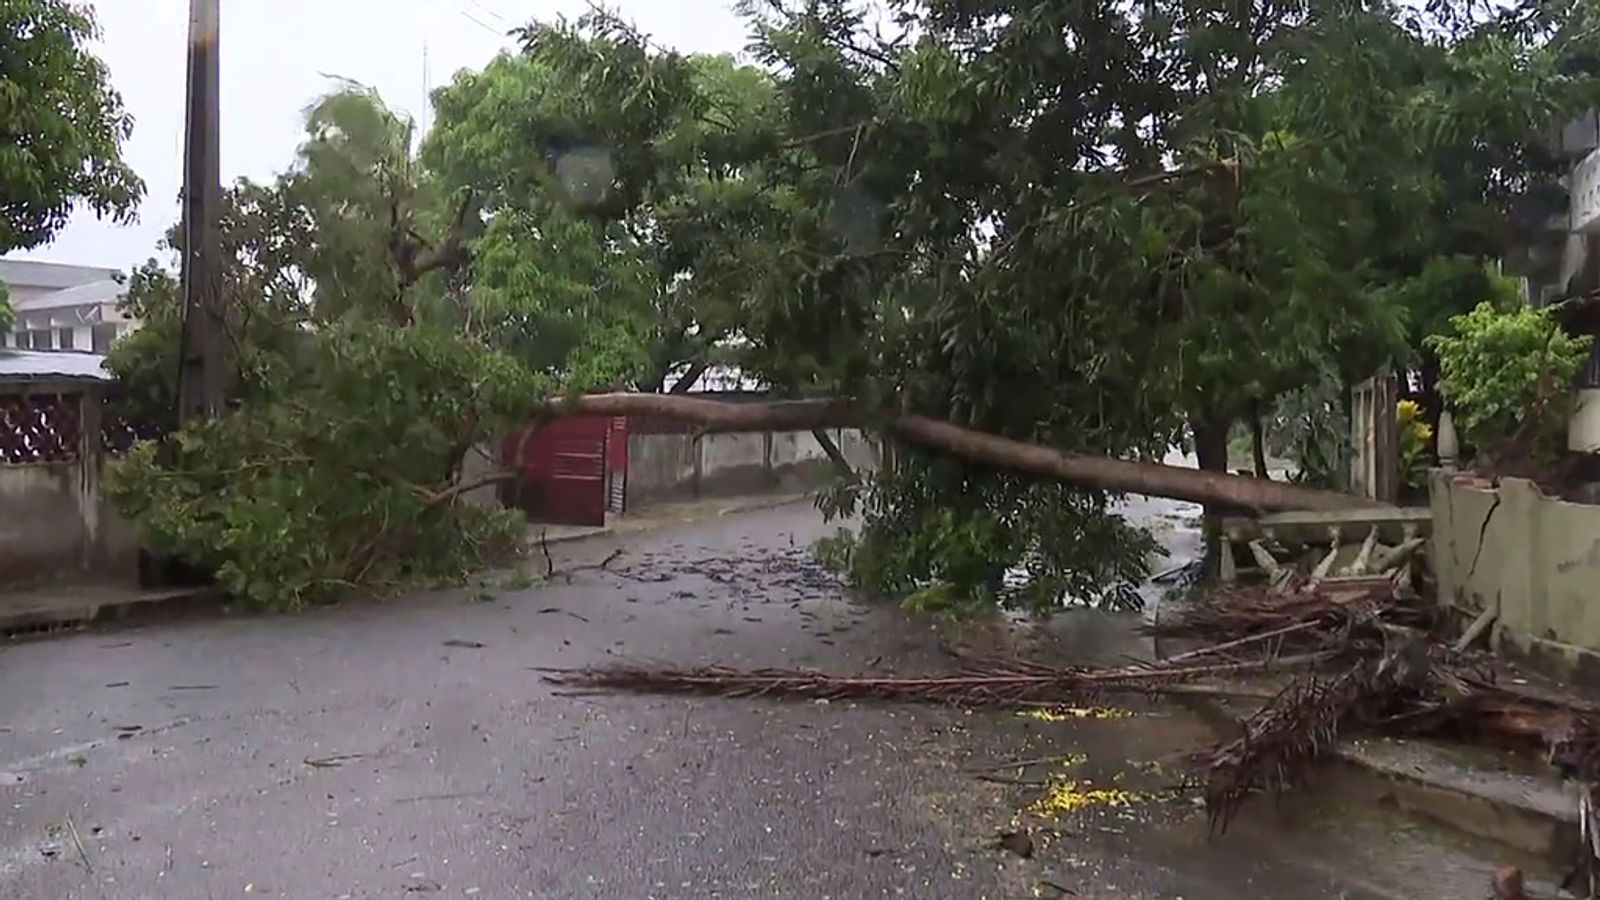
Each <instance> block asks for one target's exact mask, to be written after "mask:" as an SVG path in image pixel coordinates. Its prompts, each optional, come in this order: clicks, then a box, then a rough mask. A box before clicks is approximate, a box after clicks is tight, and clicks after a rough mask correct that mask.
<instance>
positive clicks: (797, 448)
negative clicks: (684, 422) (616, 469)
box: [628, 420, 881, 509]
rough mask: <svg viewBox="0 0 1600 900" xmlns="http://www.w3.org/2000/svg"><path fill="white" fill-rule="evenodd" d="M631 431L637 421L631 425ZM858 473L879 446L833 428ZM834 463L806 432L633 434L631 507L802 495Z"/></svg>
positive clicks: (874, 460) (875, 459)
mask: <svg viewBox="0 0 1600 900" xmlns="http://www.w3.org/2000/svg"><path fill="white" fill-rule="evenodd" d="M629 424H630V426H633V425H634V424H635V423H634V422H633V420H630V422H629ZM825 433H826V434H827V435H828V436H829V437H830V438H832V440H833V442H834V444H835V445H836V446H837V447H838V448H839V451H840V453H841V454H842V455H843V456H844V458H845V460H846V461H847V462H849V463H850V465H851V466H852V467H853V468H855V469H858V470H872V469H875V468H877V467H878V465H879V463H880V461H881V450H880V448H879V445H878V443H877V442H876V441H875V440H873V439H871V438H869V437H867V436H866V435H865V434H863V433H862V432H860V431H856V430H854V429H830V430H828V431H827V432H825ZM832 471H833V464H832V462H831V461H830V459H829V458H828V454H827V451H826V450H824V449H823V447H822V443H821V442H820V441H818V440H817V438H816V436H815V435H813V434H812V433H811V432H809V431H796V432H785V431H780V432H765V433H756V434H708V435H703V436H701V437H700V438H699V439H696V438H695V437H694V436H693V435H691V434H674V433H662V432H656V433H647V434H640V433H638V432H637V431H634V432H633V433H632V434H630V435H629V437H628V507H629V508H630V509H632V508H635V507H637V506H640V505H642V504H646V503H651V502H654V501H660V500H674V499H682V498H685V497H709V496H718V495H728V494H739V493H753V492H760V491H782V490H803V489H806V488H810V487H815V486H817V485H819V484H822V483H824V482H825V481H826V480H827V479H828V478H829V477H831V474H832Z"/></svg>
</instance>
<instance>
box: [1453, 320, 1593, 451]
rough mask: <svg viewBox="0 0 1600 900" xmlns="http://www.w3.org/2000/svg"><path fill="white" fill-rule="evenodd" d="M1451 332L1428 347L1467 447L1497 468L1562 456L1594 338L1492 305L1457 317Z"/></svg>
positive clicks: (1557, 324)
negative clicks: (1577, 381) (1577, 382)
mask: <svg viewBox="0 0 1600 900" xmlns="http://www.w3.org/2000/svg"><path fill="white" fill-rule="evenodd" d="M1450 328H1451V333H1449V334H1440V335H1433V336H1431V337H1429V338H1428V339H1427V344H1428V346H1429V347H1430V348H1431V349H1432V350H1433V351H1434V352H1435V353H1437V354H1438V355H1439V368H1440V379H1439V392H1440V393H1441V394H1442V395H1443V396H1444V398H1445V400H1446V401H1448V402H1449V403H1450V405H1451V406H1452V408H1453V409H1454V410H1455V412H1456V415H1457V419H1458V421H1459V422H1460V423H1461V429H1462V434H1463V436H1464V437H1465V438H1466V439H1467V441H1468V442H1470V443H1471V444H1472V445H1473V446H1474V447H1476V448H1477V449H1478V451H1479V452H1480V453H1485V452H1486V453H1488V454H1489V455H1490V457H1491V458H1492V460H1493V461H1494V462H1495V463H1496V464H1500V465H1504V464H1508V463H1510V464H1516V463H1523V462H1533V463H1544V462H1548V461H1549V460H1551V459H1552V458H1554V457H1555V456H1556V455H1558V454H1559V453H1560V450H1561V447H1562V446H1563V445H1564V443H1565V441H1564V440H1563V437H1564V435H1565V433H1566V424H1567V416H1568V414H1569V412H1570V411H1571V404H1572V395H1573V378H1574V376H1575V375H1576V374H1577V372H1578V368H1579V366H1581V365H1583V363H1584V360H1585V359H1586V358H1587V355H1588V352H1589V344H1590V339H1589V338H1587V337H1572V336H1570V335H1568V334H1567V333H1566V332H1564V331H1562V330H1561V326H1560V324H1559V323H1557V322H1556V321H1555V319H1554V318H1553V317H1552V316H1551V315H1550V314H1549V313H1548V312H1547V311H1544V310H1537V309H1532V308H1530V307H1526V306H1523V307H1519V308H1517V309H1514V310H1498V309H1496V308H1495V307H1494V305H1492V304H1490V303H1480V304H1478V306H1477V307H1476V308H1474V309H1473V310H1472V311H1471V312H1467V313H1464V314H1462V315H1459V316H1453V317H1452V318H1451V319H1450Z"/></svg>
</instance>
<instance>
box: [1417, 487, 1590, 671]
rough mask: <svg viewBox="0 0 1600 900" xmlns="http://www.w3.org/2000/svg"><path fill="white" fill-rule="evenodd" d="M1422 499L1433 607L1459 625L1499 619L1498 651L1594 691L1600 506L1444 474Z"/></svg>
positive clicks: (1496, 627)
mask: <svg viewBox="0 0 1600 900" xmlns="http://www.w3.org/2000/svg"><path fill="white" fill-rule="evenodd" d="M1430 495H1431V504H1432V508H1433V554H1434V557H1433V564H1434V571H1435V572H1436V573H1437V577H1438V582H1439V599H1440V602H1441V603H1444V604H1446V605H1447V606H1449V607H1451V608H1452V609H1454V610H1456V611H1457V612H1459V613H1460V614H1461V615H1462V617H1463V618H1465V619H1471V618H1475V617H1476V616H1477V615H1478V614H1479V613H1481V612H1482V611H1484V610H1486V609H1497V610H1498V618H1497V619H1496V621H1495V624H1494V629H1493V632H1492V634H1493V639H1494V643H1495V646H1496V647H1498V648H1502V649H1506V650H1511V651H1513V652H1519V653H1522V654H1526V655H1529V656H1532V657H1535V658H1536V659H1538V660H1540V661H1543V662H1547V663H1549V664H1551V665H1553V666H1555V667H1556V668H1558V669H1560V670H1563V671H1565V672H1567V673H1570V674H1573V675H1577V676H1579V677H1581V678H1582V680H1584V681H1591V680H1593V681H1597V682H1600V506H1590V505H1586V504H1578V503H1568V502H1565V501H1562V500H1557V499H1554V498H1550V497H1546V496H1545V495H1544V494H1543V493H1542V492H1541V491H1540V490H1539V489H1538V487H1537V486H1535V485H1534V484H1533V483H1532V482H1530V481H1526V480H1524V479H1520V478H1506V479H1502V480H1501V484H1500V486H1499V487H1498V488H1496V487H1494V486H1492V485H1490V484H1489V483H1488V482H1486V481H1484V480H1483V479H1479V478H1475V477H1473V476H1470V475H1460V474H1456V473H1445V472H1435V473H1433V476H1432V479H1431V484H1430Z"/></svg>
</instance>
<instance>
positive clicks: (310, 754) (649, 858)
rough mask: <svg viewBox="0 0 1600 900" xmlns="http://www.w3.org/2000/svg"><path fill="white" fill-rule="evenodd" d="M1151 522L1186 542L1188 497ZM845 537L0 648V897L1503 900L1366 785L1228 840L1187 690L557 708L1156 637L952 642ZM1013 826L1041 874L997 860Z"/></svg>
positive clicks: (748, 538)
mask: <svg viewBox="0 0 1600 900" xmlns="http://www.w3.org/2000/svg"><path fill="white" fill-rule="evenodd" d="M1136 512H1137V514H1138V515H1140V516H1141V517H1142V518H1145V519H1146V520H1148V521H1156V522H1157V523H1158V534H1159V535H1160V536H1162V537H1163V539H1164V540H1167V541H1168V542H1169V543H1171V544H1172V545H1173V546H1175V547H1178V548H1179V549H1182V548H1183V547H1185V546H1188V542H1191V541H1192V539H1193V534H1192V529H1190V528H1188V527H1187V526H1186V525H1185V522H1186V520H1187V518H1188V516H1190V515H1192V513H1191V512H1189V511H1187V510H1184V509H1179V508H1175V507H1170V506H1169V507H1158V506H1154V505H1149V506H1142V507H1140V508H1138V509H1137V510H1136ZM824 533H825V526H824V525H823V524H822V523H821V522H820V520H819V519H818V517H817V516H816V514H815V512H814V511H812V510H811V509H810V507H809V506H807V505H804V504H800V505H794V506H789V507H784V508H780V509H774V510H767V511H761V512H752V513H745V514H739V515H735V516H728V517H724V518H721V519H716V520H712V521H709V522H702V523H697V524H692V525H683V526H679V527H676V528H674V529H671V530H666V531H661V532H656V533H652V534H641V535H631V536H628V537H626V538H624V539H622V542H621V543H619V541H618V539H613V538H607V537H600V538H596V539H593V540H590V541H583V542H579V543H575V544H571V545H566V546H564V547H562V548H560V552H557V553H556V558H555V564H556V566H557V567H558V569H559V570H565V571H570V572H572V574H571V575H570V576H569V577H563V576H560V575H558V576H557V577H556V578H555V579H554V581H553V582H551V583H545V584H538V585H534V586H531V587H528V586H524V585H523V584H521V583H520V582H519V580H518V579H515V578H503V579H500V580H497V581H494V582H491V583H489V584H487V585H483V586H478V585H475V586H470V587H466V588H461V589H453V590H444V591H438V592H432V593H427V594H419V595H416V596H411V597H407V598H404V599H402V600H397V601H390V602H385V603H353V604H349V605H346V606H344V607H340V608H335V609H328V610H321V611H316V612H312V613H308V614H304V615H298V616H277V617H273V616H209V617H205V616H202V617H196V618H190V619H187V620H184V621H174V622H170V623H166V624H160V625H151V626H147V627H142V628H137V629H127V630H121V631H115V630H101V631H93V632H86V633H82V634H77V635H72V636H68V637H63V638H57V639H50V640H40V641H35V642H25V643H18V644H14V645H11V646H6V647H0V804H3V805H0V897H4V898H11V897H18V898H34V897H38V898H191V897H193V898H212V897H234V896H242V895H251V896H254V895H262V896H273V897H290V898H368V897H385V898H387V897H408V898H409V897H418V898H427V897H433V896H439V897H482V898H499V897H507V898H509V897H531V898H663V900H664V898H743V897H752V898H753V897H786V898H803V900H822V898H837V900H850V898H868V897H919V898H1023V897H1061V896H1070V897H1100V898H1131V897H1140V898H1145V897H1149V898H1180V897H1181V898H1187V900H1210V898H1217V900H1223V898H1226V900H1244V898H1340V897H1343V898H1351V900H1357V898H1388V897H1407V898H1432V897H1439V898H1445V897H1449V898H1460V897H1474V896H1478V895H1480V894H1483V893H1484V890H1483V888H1484V887H1485V886H1486V885H1487V884H1488V875H1487V873H1488V872H1489V871H1490V869H1491V868H1492V864H1493V863H1495V862H1498V860H1495V859H1492V858H1490V857H1489V856H1488V855H1487V851H1485V849H1484V848H1481V847H1476V846H1471V845H1466V844H1461V843H1458V842H1455V841H1453V840H1451V839H1448V838H1444V837H1442V836H1440V835H1438V834H1436V833H1433V832H1429V831H1425V830H1421V829H1417V828H1415V827H1411V826H1406V825H1404V824H1402V823H1400V822H1398V820H1396V819H1395V818H1394V817H1393V816H1391V815H1388V814H1387V813H1386V812H1385V811H1384V810H1382V809H1381V808H1378V807H1377V806H1376V805H1375V804H1376V801H1373V802H1368V801H1365V800H1363V801H1360V806H1359V808H1358V809H1349V808H1347V807H1348V806H1349V805H1350V799H1349V798H1351V797H1354V796H1355V794H1354V793H1351V792H1343V791H1338V790H1335V791H1331V792H1324V793H1323V794H1322V795H1320V796H1319V795H1313V796H1312V797H1311V798H1308V799H1305V800H1303V801H1296V802H1292V803H1289V804H1287V805H1285V806H1283V807H1281V808H1274V807H1273V806H1272V805H1271V804H1270V803H1267V802H1262V803H1257V804H1255V805H1254V807H1253V808H1252V811H1251V812H1250V813H1249V814H1247V815H1246V816H1245V817H1244V818H1243V819H1242V820H1241V821H1240V822H1238V823H1236V825H1235V827H1234V828H1233V829H1232V830H1231V831H1230V832H1229V833H1228V834H1227V835H1226V836H1225V837H1222V838H1220V839H1208V837H1207V835H1206V829H1205V821H1204V816H1203V814H1202V813H1201V812H1200V811H1199V810H1198V809H1197V807H1196V805H1195V802H1194V799H1193V796H1192V793H1189V792H1185V791H1183V790H1179V789H1178V786H1179V782H1180V778H1179V773H1180V771H1181V769H1182V759H1183V756H1184V754H1186V753H1188V752H1190V751H1192V750H1194V749H1196V748H1198V747H1201V746H1204V745H1205V744H1206V743H1207V742H1209V741H1210V739H1211V734H1210V732H1209V731H1208V730H1207V728H1206V726H1205V725H1203V724H1202V722H1201V720H1200V719H1199V718H1198V717H1196V716H1193V715H1190V714H1189V713H1187V712H1186V711H1184V710H1183V709H1182V708H1180V707H1176V706H1172V705H1164V706H1153V705H1150V704H1146V703H1142V702H1141V703H1136V704H1133V705H1131V706H1128V707H1125V708H1123V710H1121V711H1119V712H1115V713H1096V714H1094V715H1084V716H1083V717H1081V718H1080V717H1078V716H1077V715H1073V714H1061V715H1039V716H1024V715H1017V714H1014V713H1004V712H994V711H973V710H961V709H943V708H920V707H904V706H887V705H857V704H852V703H843V702H835V703H831V704H819V703H775V702H760V701H747V700H723V699H706V698H674V697H639V696H616V695H588V696H568V695H561V694H558V693H556V692H554V691H552V690H551V689H550V687H549V686H548V685H545V684H544V683H542V682H541V681H540V679H539V675H538V673H537V672H535V671H531V670H532V669H535V668H538V667H545V666H578V665H586V664H595V663H604V662H608V661H614V660H627V661H634V662H637V661H666V662H672V663H677V664H686V663H702V662H704V663H709V662H719V663H725V664H729V665H736V666H765V665H777V666H816V667H820V668H826V669H830V670H878V671H889V670H895V671H921V670H930V669H936V668H940V667H942V666H944V665H946V658H945V657H944V655H943V652H942V650H941V642H942V641H950V642H953V643H957V644H961V645H964V646H972V647H980V648H989V649H1013V648H1018V647H1023V648H1028V649H1031V650H1034V651H1041V652H1049V653H1050V654H1051V655H1052V656H1054V657H1056V658H1058V659H1060V660H1062V661H1088V660H1107V659H1115V658H1118V657H1120V656H1122V655H1124V654H1131V655H1141V654H1146V653H1148V651H1149V648H1148V646H1147V643H1148V642H1147V641H1145V640H1144V639H1142V638H1139V637H1138V636H1137V634H1136V632H1135V630H1134V627H1133V626H1134V625H1136V624H1137V617H1136V616H1134V617H1129V616H1110V615H1101V614H1097V613H1091V612H1074V613H1069V614H1066V615H1064V616H1061V617H1059V618H1058V619H1056V620H1055V621H1053V622H1052V623H1050V624H1048V625H1037V626H1035V625H1022V626H1015V625H1012V626H1007V625H1005V624H1003V623H993V622H990V623H979V624H977V625H973V626H969V627H966V628H963V629H960V630H959V631H954V632H952V631H950V630H948V629H945V630H943V631H941V629H939V628H936V627H935V626H934V625H933V624H931V623H930V622H928V621H927V620H920V619H916V618H912V617H909V616H907V615H905V614H903V613H901V612H900V611H898V610H896V609H893V608H889V607H885V606H882V605H874V604H862V603H857V602H853V601H852V600H850V599H849V598H847V597H846V596H845V595H844V593H843V592H842V591H841V590H840V589H839V587H838V586H837V585H836V584H835V582H834V581H833V580H832V578H831V577H830V576H829V575H828V574H827V573H825V572H823V571H821V570H820V569H819V568H818V567H817V566H816V565H815V564H814V563H812V562H811V561H810V559H809V556H808V553H807V547H808V546H809V545H810V543H811V542H812V541H813V540H815V538H817V537H818V536H820V535H822V534H824ZM616 550H621V551H622V553H621V555H620V556H618V557H617V558H616V559H615V560H614V561H613V562H612V563H611V564H610V565H609V566H608V567H606V568H604V569H602V568H594V567H591V568H582V569H580V568H578V567H580V566H584V565H586V564H587V565H590V566H594V565H595V564H598V563H600V562H601V561H603V560H605V559H606V558H608V557H609V556H610V555H611V554H612V553H613V552H614V551H616ZM1019 760H1020V761H1026V760H1040V761H1038V762H1027V763H1025V764H1008V762H1009V761H1019ZM1330 796H1331V798H1332V799H1330ZM1341 804H1342V805H1341ZM1018 827H1027V828H1028V829H1029V830H1030V835H1031V842H1032V845H1033V846H1032V850H1033V852H1032V853H1031V855H1030V856H1028V857H1027V858H1023V857H1021V856H1019V855H1017V854H1016V853H1014V852H1011V851H1008V850H1006V849H1004V848H999V847H996V846H994V843H993V842H994V838H995V836H996V835H997V834H998V833H1001V832H1004V831H1007V830H1013V829H1016V828H1018ZM1019 849H1026V848H1019Z"/></svg>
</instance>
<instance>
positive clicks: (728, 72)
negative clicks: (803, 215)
mask: <svg viewBox="0 0 1600 900" xmlns="http://www.w3.org/2000/svg"><path fill="white" fill-rule="evenodd" d="M520 38H521V42H522V49H521V52H518V53H510V54H504V55H502V56H500V57H498V58H497V59H495V60H494V61H492V62H491V63H490V64H489V65H488V66H487V67H486V68H485V69H484V71H483V72H481V73H463V74H461V75H459V76H458V77H457V79H456V80H455V82H454V83H452V84H451V85H448V86H446V87H444V88H442V89H440V90H439V91H437V92H435V95H434V103H435V107H436V113H437V115H436V121H435V124H434V127H433V130H432V131H431V133H430V134H429V135H428V137H427V141H426V144H425V147H424V151H423V159H424V161H425V162H427V164H428V166H429V168H430V170H431V171H433V172H435V173H437V174H438V176H439V177H440V179H441V180H442V181H443V182H444V183H445V184H447V185H449V186H450V187H451V188H452V189H456V190H469V189H470V190H472V191H473V192H474V195H475V196H476V197H477V198H478V201H479V203H480V205H481V208H482V210H483V214H484V216H485V218H486V219H487V220H488V222H489V225H488V227H487V230H486V232H485V234H484V235H483V237H482V238H481V240H479V241H478V243H477V244H476V246H475V250H476V254H477V264H476V265H475V266H474V269H473V296H474V303H473V305H474V307H475V308H476V309H478V310H479V311H480V312H481V313H482V314H483V315H485V316H487V317H488V320H489V321H491V322H495V323H497V325H496V327H497V328H498V329H500V330H501V331H502V332H503V336H504V339H505V340H508V341H512V342H515V343H516V345H518V346H519V347H520V348H521V349H520V350H519V354H525V355H526V358H529V359H530V360H533V361H535V362H536V364H537V365H539V366H540V367H541V368H547V367H548V365H549V362H550V361H551V360H559V361H562V363H563V365H568V366H570V371H571V374H572V375H573V377H574V378H575V379H576V381H577V383H579V384H581V385H622V384H628V385H633V386H638V387H642V388H644V389H647V390H659V389H661V387H662V386H663V383H664V382H665V380H666V378H667V377H668V375H669V373H672V372H674V371H675V370H680V369H682V368H684V367H686V366H687V367H690V368H691V370H695V371H698V369H700V368H702V367H703V366H704V365H705V364H706V363H707V362H709V360H710V358H711V357H712V355H713V354H714V353H715V352H716V349H717V347H718V345H719V344H720V343H721V342H723V341H724V340H725V339H727V338H729V337H732V336H734V334H735V332H736V331H737V330H738V328H737V326H738V325H739V323H740V319H741V314H742V310H741V305H742V295H741V293H740V292H741V290H742V286H743V279H744V277H745V276H746V275H747V273H748V268H747V266H748V263H747V262H746V261H741V260H739V259H738V256H737V254H738V253H739V252H740V250H742V249H744V248H746V247H747V246H749V245H748V243H747V242H746V241H743V240H741V239H740V236H741V235H742V233H743V232H744V231H745V230H746V229H747V228H748V227H750V225H751V224H752V223H753V222H761V221H765V220H769V219H771V218H773V217H774V216H775V215H776V214H777V213H776V212H775V204H774V203H773V200H772V197H771V195H770V194H769V193H766V192H765V191H764V188H766V187H767V186H768V184H767V182H765V181H762V180H759V179H757V178H756V177H754V172H753V171H752V168H753V167H759V166H760V165H761V161H760V159H761V155H762V150H763V149H765V145H766V144H770V142H771V135H772V134H773V133H774V131H773V129H774V123H773V120H772V115H773V113H774V112H775V108H776V106H775V104H776V98H775V94H774V90H773V83H772V79H771V78H770V76H768V75H767V74H765V73H763V72H761V71H759V70H757V69H754V68H752V67H748V66H740V65H737V64H735V63H734V62H733V61H732V60H730V59H728V58H726V57H697V56H685V55H682V54H678V53H673V52H669V51H663V50H660V49H658V48H656V47H654V46H652V45H651V44H650V43H649V42H648V41H647V40H645V39H644V38H643V37H642V36H641V35H639V34H638V33H637V32H635V31H634V30H633V29H631V28H629V27H627V26H625V25H624V24H622V23H621V22H619V21H618V20H617V19H615V18H614V17H611V16H609V15H605V14H593V15H590V16H587V17H585V18H584V19H582V20H580V21H579V22H578V23H575V24H566V23H557V24H546V25H537V24H536V25H532V26H529V27H528V28H526V29H523V30H522V31H521V32H520ZM692 380H693V379H692V378H691V379H687V381H692ZM685 386H687V382H686V383H685Z"/></svg>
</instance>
